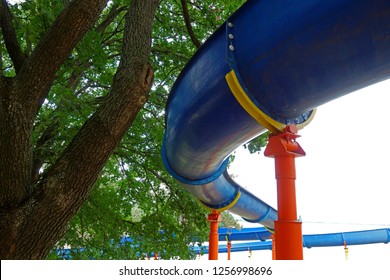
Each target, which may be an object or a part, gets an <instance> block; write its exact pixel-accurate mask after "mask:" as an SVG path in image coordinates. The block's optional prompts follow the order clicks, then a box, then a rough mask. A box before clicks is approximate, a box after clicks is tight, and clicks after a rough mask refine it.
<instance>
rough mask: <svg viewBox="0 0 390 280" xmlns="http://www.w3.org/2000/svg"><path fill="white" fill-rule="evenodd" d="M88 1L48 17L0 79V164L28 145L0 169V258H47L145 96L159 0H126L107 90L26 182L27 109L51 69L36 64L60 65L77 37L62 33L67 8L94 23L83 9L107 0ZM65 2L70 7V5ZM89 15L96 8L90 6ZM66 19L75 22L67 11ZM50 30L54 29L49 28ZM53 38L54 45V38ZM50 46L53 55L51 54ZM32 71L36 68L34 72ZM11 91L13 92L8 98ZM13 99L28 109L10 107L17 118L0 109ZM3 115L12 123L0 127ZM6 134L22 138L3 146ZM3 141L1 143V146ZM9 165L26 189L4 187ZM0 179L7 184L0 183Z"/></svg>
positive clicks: (69, 27)
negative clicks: (26, 52)
mask: <svg viewBox="0 0 390 280" xmlns="http://www.w3.org/2000/svg"><path fill="white" fill-rule="evenodd" d="M81 2H83V4H82V5H81V4H80V3H81ZM88 2H91V3H90V5H86V3H88ZM92 2H94V5H92ZM96 2H97V1H92V0H90V1H88V0H84V1H72V2H70V4H69V6H68V7H67V8H66V9H65V11H64V13H62V14H61V15H60V16H59V19H57V21H56V22H55V23H54V25H53V28H52V29H51V30H52V31H51V32H54V34H47V35H46V36H45V37H44V39H43V41H42V42H41V44H40V45H39V46H38V47H37V49H36V50H35V51H34V52H33V54H32V55H31V57H29V58H28V59H27V60H26V61H25V63H24V64H23V66H22V68H21V70H20V72H19V73H18V75H17V77H16V78H15V79H13V80H11V81H9V80H8V79H5V78H3V79H2V80H1V82H0V98H1V103H0V137H1V138H0V152H1V153H2V156H1V158H3V152H7V153H6V157H7V159H0V170H2V169H3V167H4V165H5V164H9V163H10V161H11V159H12V157H15V156H17V155H18V154H20V153H21V151H20V150H16V146H18V147H19V148H20V146H24V145H26V146H29V148H23V151H22V152H23V153H28V155H23V159H21V160H18V162H20V163H23V165H22V166H19V167H18V166H14V167H13V168H8V169H7V170H8V171H9V172H8V173H9V174H8V173H5V172H3V171H0V172H1V173H0V203H1V205H0V209H1V210H0V258H1V259H43V258H45V257H46V256H47V254H48V253H49V252H50V250H51V249H52V248H53V246H54V245H55V243H56V242H57V241H58V240H59V239H60V238H61V237H62V236H63V234H64V233H65V231H66V226H67V224H68V223H69V221H70V220H71V219H72V217H73V216H74V215H75V214H76V213H77V211H78V210H79V209H80V207H81V206H82V204H83V203H84V202H85V200H86V199H87V197H88V195H89V193H90V191H91V189H92V187H93V185H94V183H95V181H96V179H97V178H98V175H99V173H100V171H101V170H102V168H103V167H104V165H105V163H106V161H107V160H108V158H109V157H110V155H111V154H112V153H113V151H114V149H115V147H116V145H117V144H118V143H119V141H120V140H121V138H122V136H123V135H124V133H125V132H126V131H127V129H128V128H129V126H130V125H131V123H132V122H133V120H134V119H135V117H136V115H137V113H138V112H139V110H140V109H141V108H142V107H143V105H144V104H145V102H146V101H147V98H148V92H149V90H150V87H151V84H152V80H153V70H152V68H151V66H150V64H149V57H150V48H151V36H152V35H151V34H152V24H153V21H154V14H155V12H156V9H157V6H158V4H159V0H148V1H142V0H133V1H132V3H131V6H130V8H129V10H128V13H127V15H126V25H125V31H124V39H123V44H122V56H121V61H120V64H119V67H118V69H117V72H116V74H115V77H114V81H113V84H112V88H111V91H110V93H109V94H108V95H107V97H106V98H105V99H104V102H103V103H102V105H101V106H100V107H99V108H98V109H97V111H96V112H95V113H94V114H93V115H92V116H91V117H90V118H89V119H88V120H87V121H86V122H85V124H84V125H83V127H82V128H81V129H80V131H79V132H78V134H77V135H76V136H75V138H74V139H73V141H72V142H71V143H70V144H69V146H68V147H67V148H66V149H65V150H64V152H63V154H62V155H61V156H60V157H59V158H58V160H57V161H56V163H55V164H54V165H53V166H52V167H51V168H50V169H49V170H48V172H47V173H46V174H44V175H43V177H42V179H41V180H40V181H39V182H38V184H37V185H35V186H32V185H31V182H30V181H31V180H30V179H28V180H27V178H30V177H28V176H27V175H26V174H29V176H31V168H32V160H31V159H32V153H31V133H32V124H33V120H34V118H35V114H36V112H34V113H32V112H33V111H34V110H35V111H36V110H38V109H39V107H40V103H41V102H42V98H44V97H45V96H46V94H47V91H48V90H49V88H50V85H51V82H52V81H53V79H54V74H55V71H56V70H53V69H46V68H45V67H48V68H52V67H53V66H48V65H46V66H45V65H44V64H48V63H47V61H48V59H49V61H50V59H55V60H56V63H54V64H55V67H54V68H56V69H58V68H59V67H60V66H61V63H62V62H63V60H64V58H65V57H66V55H67V53H69V52H70V51H71V50H72V48H73V47H74V44H73V43H72V44H68V43H65V41H67V37H69V36H70V37H71V39H70V40H71V41H73V42H76V41H78V40H79V39H80V38H81V36H80V35H77V36H76V35H74V34H73V35H69V34H68V33H72V32H76V33H78V32H79V30H76V31H74V28H76V27H74V24H73V23H72V22H69V21H68V20H67V19H69V17H70V16H71V14H72V13H74V14H77V15H81V14H83V16H84V17H87V18H89V20H88V21H91V22H92V21H96V17H93V16H92V15H90V16H86V15H85V14H84V13H86V12H87V13H88V12H89V11H87V10H88V9H89V10H91V7H92V6H93V7H95V6H101V9H102V8H103V6H104V3H103V2H107V1H98V2H99V3H100V4H99V5H96ZM73 5H75V6H77V7H78V8H75V7H70V6H73ZM92 10H94V9H92ZM94 13H99V12H98V10H95V12H94ZM72 20H73V21H78V20H77V19H76V20H75V19H74V18H73V17H72ZM88 26H91V23H89V24H87V25H84V24H83V27H82V28H81V29H82V30H84V31H83V32H85V31H86V30H87V29H88ZM56 28H60V29H61V30H60V31H56V30H55V29H56ZM81 33H82V32H81ZM56 40H60V42H62V43H57V42H56ZM61 44H65V45H66V46H61ZM45 46H46V47H49V46H51V47H53V49H51V50H50V51H47V52H46V51H45ZM65 49H66V51H65ZM57 51H58V52H60V54H58V53H55V52H57ZM58 61H60V62H58ZM49 64H50V63H49ZM40 71H43V73H38V72H40ZM53 71H54V74H53ZM47 76H49V77H50V78H48V77H47ZM48 80H51V81H50V82H49V81H48ZM27 87H31V88H27ZM18 93H19V95H18ZM15 95H16V96H18V98H15ZM13 98H15V99H16V100H17V101H18V102H19V103H16V104H24V105H25V106H27V105H29V107H28V108H24V107H17V108H16V107H15V109H13V110H14V111H15V110H17V109H19V110H20V111H22V112H24V114H20V115H23V118H22V120H19V118H18V117H15V115H13V114H10V112H11V111H10V110H9V109H8V107H7V106H10V105H9V104H11V103H12V102H10V101H13ZM13 104H15V103H13ZM12 106H15V105H12ZM12 106H11V107H12ZM14 111H12V112H14ZM4 120H7V121H10V122H11V123H13V124H12V125H7V124H6V125H4ZM21 123H22V124H21ZM3 128H6V129H7V130H6V132H1V131H2V130H3ZM10 135H11V136H12V137H16V138H15V139H12V141H14V142H19V141H20V139H19V138H20V135H23V137H21V138H23V141H24V142H23V143H19V144H17V145H16V144H15V148H13V147H11V148H12V149H8V147H7V145H10V144H12V143H11V142H12V141H11V138H10V137H11V136H10ZM3 141H5V142H4V143H6V144H2V143H3ZM11 146H12V145H11ZM7 149H8V151H7ZM11 165H12V164H11ZM11 169H12V171H13V173H12V175H13V176H20V175H21V174H22V175H23V176H20V177H21V178H22V179H20V180H25V181H23V182H20V183H18V184H20V185H21V186H27V187H26V188H23V187H20V186H19V187H18V188H16V189H17V191H16V190H14V189H13V188H12V182H13V179H12V178H11V179H10V178H9V176H10V175H11V173H10V170H11ZM18 178H19V177H18ZM23 178H24V179H23ZM4 179H5V181H7V182H8V183H7V184H8V185H4V184H3V180H4ZM14 179H15V180H16V178H14ZM18 180H19V179H18ZM7 191H9V192H10V193H11V194H10V195H9V196H7V195H4V194H6V193H7Z"/></svg>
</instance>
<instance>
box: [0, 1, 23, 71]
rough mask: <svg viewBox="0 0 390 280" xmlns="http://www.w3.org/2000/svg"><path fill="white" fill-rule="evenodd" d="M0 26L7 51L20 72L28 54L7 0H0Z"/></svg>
mask: <svg viewBox="0 0 390 280" xmlns="http://www.w3.org/2000/svg"><path fill="white" fill-rule="evenodd" d="M0 26H1V30H2V32H3V38H4V42H5V45H6V47H7V51H8V53H9V56H10V57H11V60H12V62H13V64H14V67H15V72H16V73H18V72H19V69H20V68H21V67H22V65H23V63H24V61H25V59H26V57H27V56H26V55H25V54H24V53H23V51H22V49H21V47H20V45H19V42H18V39H17V37H16V32H15V29H14V27H13V25H12V14H11V11H10V9H9V6H8V3H7V1H6V0H0Z"/></svg>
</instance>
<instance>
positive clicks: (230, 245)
mask: <svg viewBox="0 0 390 280" xmlns="http://www.w3.org/2000/svg"><path fill="white" fill-rule="evenodd" d="M231 248H232V243H231V242H230V241H228V243H227V254H228V255H227V258H228V261H230V250H231Z"/></svg>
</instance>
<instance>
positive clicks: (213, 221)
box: [207, 210, 222, 260]
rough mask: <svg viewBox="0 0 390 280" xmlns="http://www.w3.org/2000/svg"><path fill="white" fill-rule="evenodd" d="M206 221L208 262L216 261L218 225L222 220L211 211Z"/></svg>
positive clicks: (216, 213)
mask: <svg viewBox="0 0 390 280" xmlns="http://www.w3.org/2000/svg"><path fill="white" fill-rule="evenodd" d="M207 220H208V221H209V222H210V234H209V260H218V237H219V235H218V223H219V222H220V221H221V220H222V219H221V215H220V214H219V213H218V211H216V210H213V212H212V213H211V214H209V215H208V217H207Z"/></svg>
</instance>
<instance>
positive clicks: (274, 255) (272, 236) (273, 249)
mask: <svg viewBox="0 0 390 280" xmlns="http://www.w3.org/2000/svg"><path fill="white" fill-rule="evenodd" d="M271 240H272V260H276V242H275V234H271Z"/></svg>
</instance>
